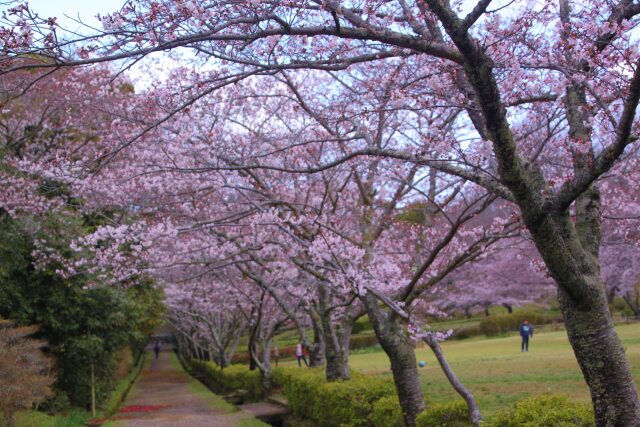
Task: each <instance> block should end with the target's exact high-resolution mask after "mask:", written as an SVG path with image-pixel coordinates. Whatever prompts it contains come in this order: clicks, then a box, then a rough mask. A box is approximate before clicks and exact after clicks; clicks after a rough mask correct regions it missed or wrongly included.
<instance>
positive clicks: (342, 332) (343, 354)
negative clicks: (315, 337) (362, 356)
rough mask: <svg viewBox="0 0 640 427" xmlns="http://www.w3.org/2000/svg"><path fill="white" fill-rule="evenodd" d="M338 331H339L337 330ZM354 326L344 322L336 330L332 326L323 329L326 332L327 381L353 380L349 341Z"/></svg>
mask: <svg viewBox="0 0 640 427" xmlns="http://www.w3.org/2000/svg"><path fill="white" fill-rule="evenodd" d="M336 329H337V330H336ZM351 329H352V325H351V324H350V323H349V322H348V321H346V320H345V321H343V322H341V323H340V325H339V326H338V327H337V328H335V329H334V327H333V326H332V325H327V326H325V327H323V330H324V331H328V332H325V339H324V341H325V356H326V363H327V365H326V377H327V381H337V380H348V379H350V378H351V372H350V369H349V344H350V342H349V340H350V338H351Z"/></svg>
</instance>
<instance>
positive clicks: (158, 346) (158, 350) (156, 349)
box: [153, 341, 160, 359]
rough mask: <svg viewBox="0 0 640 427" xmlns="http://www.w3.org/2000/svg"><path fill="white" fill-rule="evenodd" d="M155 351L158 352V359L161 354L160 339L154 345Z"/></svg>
mask: <svg viewBox="0 0 640 427" xmlns="http://www.w3.org/2000/svg"><path fill="white" fill-rule="evenodd" d="M153 352H154V353H155V354H156V359H157V358H158V355H159V354H160V343H159V342H158V341H156V343H155V344H154V346H153Z"/></svg>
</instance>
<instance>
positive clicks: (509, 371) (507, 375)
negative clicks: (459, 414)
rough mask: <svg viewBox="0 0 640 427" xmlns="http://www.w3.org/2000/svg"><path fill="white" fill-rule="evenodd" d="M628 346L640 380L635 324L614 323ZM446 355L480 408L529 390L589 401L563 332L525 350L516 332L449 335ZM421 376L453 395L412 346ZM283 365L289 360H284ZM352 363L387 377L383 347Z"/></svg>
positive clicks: (439, 395)
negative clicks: (494, 335) (456, 337)
mask: <svg viewBox="0 0 640 427" xmlns="http://www.w3.org/2000/svg"><path fill="white" fill-rule="evenodd" d="M617 330H618V333H619V334H620V336H621V338H622V341H623V343H624V345H625V347H626V348H627V355H628V357H629V361H630V363H631V366H632V369H633V373H634V376H635V378H636V381H638V382H639V383H640V324H630V325H621V326H619V327H618V328H617ZM442 347H443V350H444V352H445V355H446V357H447V360H448V361H449V363H450V365H451V366H452V367H453V369H454V370H455V372H456V373H457V374H458V376H459V377H460V379H461V380H462V382H463V383H464V384H465V385H466V386H467V387H468V388H469V389H471V391H472V392H473V393H474V395H475V396H476V398H477V399H478V402H479V404H480V406H481V408H482V410H483V412H484V413H485V415H488V414H491V413H492V412H495V411H496V410H498V409H501V408H504V407H506V406H509V405H510V404H512V403H513V402H515V401H516V400H518V399H520V398H522V397H524V396H527V395H533V394H544V393H562V394H565V395H567V396H569V397H570V398H571V399H574V400H578V401H580V400H581V401H588V400H589V391H588V389H587V386H586V384H585V383H584V380H583V378H582V374H581V373H580V370H579V369H578V365H577V363H576V360H575V356H574V355H573V352H572V350H571V347H570V346H569V342H568V340H567V336H566V333H565V332H564V331H559V332H545V333H539V334H536V335H535V336H534V337H533V338H532V339H531V342H530V349H529V353H521V352H520V337H519V336H517V335H512V336H509V337H503V338H490V339H487V338H484V337H476V338H470V339H466V340H460V341H456V340H452V341H448V342H445V343H443V345H442ZM416 356H417V358H418V360H424V361H425V362H427V366H425V367H424V368H420V380H421V382H422V387H423V390H424V392H425V396H426V398H427V400H428V401H430V402H434V403H442V402H447V401H451V400H453V399H456V398H457V394H456V393H455V392H454V391H453V389H452V388H451V386H450V385H449V383H448V382H447V380H446V378H445V376H444V374H443V373H442V371H441V370H440V367H439V366H438V364H437V362H436V359H435V357H434V356H433V354H432V353H431V351H430V350H429V349H428V348H426V347H424V348H418V349H417V350H416ZM281 365H282V366H294V365H295V362H284V363H281ZM351 367H352V368H353V369H355V370H358V371H360V372H363V373H367V374H371V375H385V376H389V377H391V370H390V369H389V360H388V358H387V356H386V354H384V353H383V352H376V353H367V354H357V355H353V356H351Z"/></svg>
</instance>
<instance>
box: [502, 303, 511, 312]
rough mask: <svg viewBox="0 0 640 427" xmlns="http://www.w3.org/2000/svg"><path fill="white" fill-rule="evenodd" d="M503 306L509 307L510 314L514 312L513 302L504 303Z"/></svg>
mask: <svg viewBox="0 0 640 427" xmlns="http://www.w3.org/2000/svg"><path fill="white" fill-rule="evenodd" d="M502 306H503V307H504V308H506V309H507V313H508V314H513V306H512V305H511V304H506V303H505V304H502Z"/></svg>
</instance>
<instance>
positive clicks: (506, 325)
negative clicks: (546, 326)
mask: <svg viewBox="0 0 640 427" xmlns="http://www.w3.org/2000/svg"><path fill="white" fill-rule="evenodd" d="M525 319H526V320H528V321H529V323H531V324H533V325H541V324H543V323H545V318H544V317H543V316H542V315H540V314H537V313H527V312H516V313H512V314H498V315H494V316H489V317H486V318H484V319H482V320H481V321H480V330H481V331H482V333H483V334H485V335H486V336H495V335H501V334H505V333H507V332H515V331H518V328H519V327H520V324H521V323H522V321H523V320H525ZM534 332H535V331H534Z"/></svg>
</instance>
